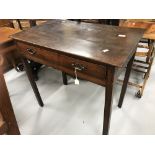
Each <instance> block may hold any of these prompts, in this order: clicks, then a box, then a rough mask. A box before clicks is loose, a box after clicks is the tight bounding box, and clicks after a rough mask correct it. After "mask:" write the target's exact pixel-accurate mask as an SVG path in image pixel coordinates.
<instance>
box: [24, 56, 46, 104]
mask: <svg viewBox="0 0 155 155" xmlns="http://www.w3.org/2000/svg"><path fill="white" fill-rule="evenodd" d="M22 61H23V64H24V67H25V71H26V73H27V75H28V78H29V81H30V84H31V86H32V89H33V91H34V94H35V96H36V99H37V100H38V103H39V105H40V106H41V107H43V106H44V104H43V101H42V99H41V96H40V93H39V91H38V88H37V85H36V83H35V81H34V76H33V74H32V70H31V67H30V65H29V64H28V61H27V59H25V58H22Z"/></svg>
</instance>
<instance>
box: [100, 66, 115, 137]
mask: <svg viewBox="0 0 155 155" xmlns="http://www.w3.org/2000/svg"><path fill="white" fill-rule="evenodd" d="M114 74H115V67H112V66H108V67H107V81H106V87H105V106H104V121H103V132H102V134H103V135H108V134H109V128H110V118H111V108H112V102H113V87H114Z"/></svg>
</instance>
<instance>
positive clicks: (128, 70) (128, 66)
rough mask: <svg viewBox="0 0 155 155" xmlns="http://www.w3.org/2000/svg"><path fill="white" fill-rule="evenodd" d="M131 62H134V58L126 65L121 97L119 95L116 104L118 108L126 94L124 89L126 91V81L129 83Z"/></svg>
mask: <svg viewBox="0 0 155 155" xmlns="http://www.w3.org/2000/svg"><path fill="white" fill-rule="evenodd" d="M133 60H134V56H133V57H132V58H131V59H130V61H129V63H128V65H127V68H126V73H125V77H124V83H123V86H122V90H121V95H120V99H119V103H118V107H119V108H121V107H122V104H123V100H124V95H125V93H126V89H127V85H128V81H129V77H130V72H131V69H132V64H133Z"/></svg>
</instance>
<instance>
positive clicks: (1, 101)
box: [0, 57, 20, 135]
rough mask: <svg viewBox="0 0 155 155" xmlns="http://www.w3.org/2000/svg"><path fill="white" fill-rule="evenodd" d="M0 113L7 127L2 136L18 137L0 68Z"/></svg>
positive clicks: (15, 122) (17, 129)
mask: <svg viewBox="0 0 155 155" xmlns="http://www.w3.org/2000/svg"><path fill="white" fill-rule="evenodd" d="M0 59H1V57H0ZM0 63H1V60H0ZM0 66H1V64H0ZM0 112H1V114H2V117H3V120H4V121H5V122H6V126H7V128H6V133H4V134H8V135H19V134H20V132H19V128H18V125H17V121H16V118H15V115H14V111H13V108H12V105H11V101H10V98H9V94H8V90H7V87H6V83H5V80H4V76H3V72H2V69H1V67H0Z"/></svg>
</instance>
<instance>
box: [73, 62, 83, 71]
mask: <svg viewBox="0 0 155 155" xmlns="http://www.w3.org/2000/svg"><path fill="white" fill-rule="evenodd" d="M72 66H73V67H74V68H75V69H77V70H79V71H83V70H86V67H84V66H83V65H80V64H74V63H73V64H72Z"/></svg>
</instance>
